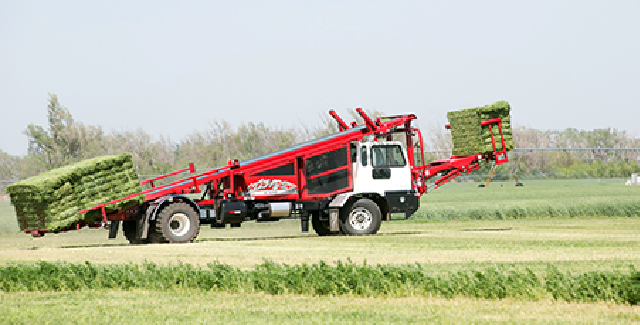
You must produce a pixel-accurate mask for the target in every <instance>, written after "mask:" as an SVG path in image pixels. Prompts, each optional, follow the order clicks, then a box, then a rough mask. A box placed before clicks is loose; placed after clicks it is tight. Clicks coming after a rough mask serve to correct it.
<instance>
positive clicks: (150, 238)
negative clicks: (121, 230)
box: [140, 204, 168, 244]
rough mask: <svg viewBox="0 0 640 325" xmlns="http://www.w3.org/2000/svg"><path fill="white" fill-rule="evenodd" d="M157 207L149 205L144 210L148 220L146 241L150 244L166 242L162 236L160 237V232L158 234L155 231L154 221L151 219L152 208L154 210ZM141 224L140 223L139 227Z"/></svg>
mask: <svg viewBox="0 0 640 325" xmlns="http://www.w3.org/2000/svg"><path fill="white" fill-rule="evenodd" d="M156 207H157V205H153V204H152V205H149V206H148V207H147V211H146V216H147V218H148V220H149V230H148V233H147V242H148V243H151V244H166V243H168V241H167V240H166V239H164V237H162V235H161V234H159V233H158V232H157V231H156V221H155V220H151V214H153V210H155V209H156ZM141 226H142V225H140V227H141Z"/></svg>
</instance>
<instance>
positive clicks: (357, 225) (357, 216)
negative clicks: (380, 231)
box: [349, 207, 373, 230]
mask: <svg viewBox="0 0 640 325" xmlns="http://www.w3.org/2000/svg"><path fill="white" fill-rule="evenodd" d="M372 222H373V216H372V214H371V211H369V210H367V209H365V208H362V207H358V208H355V209H353V211H351V213H350V214H349V224H350V225H351V227H353V229H356V230H367V229H369V227H371V223H372Z"/></svg>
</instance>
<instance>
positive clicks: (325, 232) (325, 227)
mask: <svg viewBox="0 0 640 325" xmlns="http://www.w3.org/2000/svg"><path fill="white" fill-rule="evenodd" d="M321 213H322V211H315V212H312V213H311V227H312V228H313V230H314V231H315V232H316V234H318V236H334V235H338V234H339V233H340V232H339V231H331V230H329V222H328V221H322V220H320V214H321Z"/></svg>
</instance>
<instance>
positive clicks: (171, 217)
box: [149, 202, 200, 244]
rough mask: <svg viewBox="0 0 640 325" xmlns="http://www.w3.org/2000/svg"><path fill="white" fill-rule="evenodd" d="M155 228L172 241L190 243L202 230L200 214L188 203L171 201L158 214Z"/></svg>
mask: <svg viewBox="0 0 640 325" xmlns="http://www.w3.org/2000/svg"><path fill="white" fill-rule="evenodd" d="M155 230H156V231H155V232H156V233H157V234H158V235H160V236H162V238H163V239H164V240H166V241H168V242H170V243H173V244H181V243H190V242H192V241H193V240H194V239H196V236H198V233H199V232H200V216H199V215H198V214H197V213H196V210H194V209H193V208H192V207H191V206H190V205H189V204H187V203H183V202H178V203H171V204H170V205H169V206H167V207H166V208H164V209H162V211H160V213H159V214H158V215H157V216H156V220H155ZM149 235H151V234H149Z"/></svg>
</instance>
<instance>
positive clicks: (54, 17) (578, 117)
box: [0, 0, 640, 155]
mask: <svg viewBox="0 0 640 325" xmlns="http://www.w3.org/2000/svg"><path fill="white" fill-rule="evenodd" d="M638 13H640V1H637V0H628V1H624V0H610V1H601V0H599V1H591V0H576V1H562V0H555V1H547V0H538V1H477V0H476V1H456V0H451V1H428V0H422V1H398V0H395V1H375V0H369V1H349V0H340V1H332V0H324V1H249V0H247V1H215V0H206V1H196V0H191V1H189V0H187V1H158V0H154V1H145V0H138V1H64V0H57V1H44V0H42V1H30V0H25V1H17V0H3V1H0V103H1V104H0V150H3V151H5V152H7V153H9V154H12V155H24V154H26V152H27V149H28V139H27V137H26V136H25V135H24V134H22V132H23V131H24V130H25V129H26V127H27V126H28V125H29V124H31V123H33V124H36V125H41V126H45V127H46V126H47V116H46V113H47V103H48V96H49V95H48V94H56V95H57V96H58V99H59V100H60V102H61V103H62V105H63V106H65V107H67V108H68V109H69V110H70V111H71V113H72V115H73V117H74V119H75V120H76V121H79V122H82V123H84V124H90V125H101V126H102V127H103V129H104V130H105V131H107V132H109V131H127V130H136V129H138V128H141V129H143V130H144V131H146V132H147V133H150V134H152V135H153V136H155V137H159V136H160V135H163V136H168V137H169V138H170V139H171V140H173V141H180V140H181V139H183V138H185V137H186V136H187V135H189V134H191V133H193V132H194V131H204V130H206V129H207V128H208V127H209V125H210V123H212V122H214V121H220V120H225V121H228V122H230V123H231V124H232V125H234V126H237V125H240V124H242V123H249V122H253V123H260V122H263V123H265V124H266V125H269V126H274V127H292V126H295V125H298V124H305V125H310V126H312V125H316V124H318V123H319V122H320V116H321V115H322V114H326V112H327V111H328V110H329V109H335V110H336V111H337V112H338V113H339V114H341V115H342V116H344V117H345V119H346V118H347V117H348V115H347V111H348V110H353V109H355V108H357V107H362V108H364V109H365V111H366V110H378V111H381V112H384V113H387V114H399V113H405V112H413V113H415V114H416V115H417V116H418V119H419V124H420V125H422V126H425V125H429V124H430V123H436V124H442V125H444V124H446V123H447V122H446V112H448V111H451V110H456V109H461V108H469V107H477V106H483V105H486V104H490V103H493V102H495V101H498V100H506V101H508V102H509V103H510V104H511V107H512V112H511V116H512V121H513V123H514V124H516V125H522V126H527V127H534V128H538V129H544V130H546V129H554V130H563V129H566V128H577V129H582V130H592V129H596V128H608V127H612V128H616V129H618V130H625V131H627V132H628V133H630V134H633V135H636V136H640V107H639V105H638V102H639V98H638V97H639V94H640V19H638Z"/></svg>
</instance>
